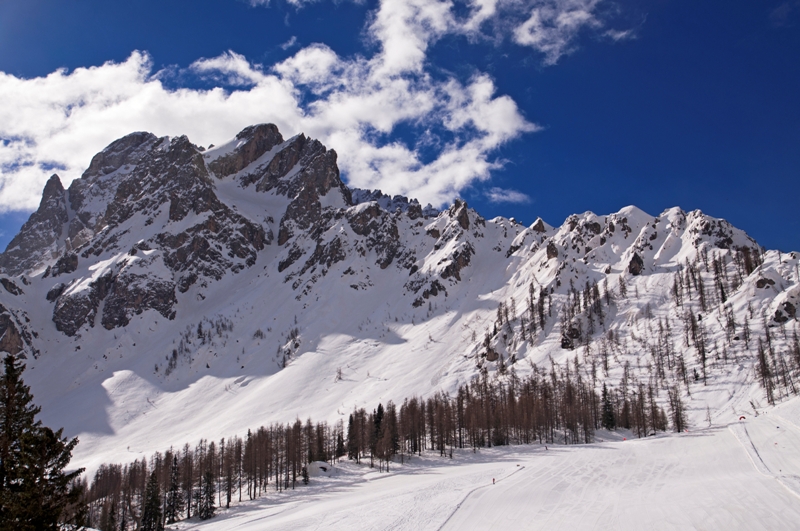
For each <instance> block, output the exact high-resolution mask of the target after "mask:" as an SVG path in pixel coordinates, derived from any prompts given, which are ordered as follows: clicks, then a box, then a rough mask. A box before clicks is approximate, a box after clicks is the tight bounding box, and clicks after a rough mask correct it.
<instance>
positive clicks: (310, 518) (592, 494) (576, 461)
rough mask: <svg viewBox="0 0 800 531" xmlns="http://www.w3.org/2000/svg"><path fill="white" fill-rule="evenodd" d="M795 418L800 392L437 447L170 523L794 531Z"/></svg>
mask: <svg viewBox="0 0 800 531" xmlns="http://www.w3.org/2000/svg"><path fill="white" fill-rule="evenodd" d="M798 421H800V402H799V401H798V399H797V398H795V399H793V400H791V401H789V402H787V403H785V404H783V405H782V406H779V407H778V408H775V409H772V410H770V411H768V412H761V413H760V414H759V416H758V417H749V416H748V417H747V418H746V419H745V420H743V421H738V422H736V423H731V424H729V425H720V426H715V425H712V426H711V427H707V428H704V429H698V430H692V431H690V432H689V433H681V434H667V435H659V436H657V437H652V438H648V439H635V440H632V439H630V438H628V440H621V438H622V435H621V434H619V433H612V434H605V437H604V434H603V433H598V437H599V439H606V441H605V442H598V443H596V444H591V445H584V446H549V447H548V448H547V449H545V447H544V446H539V445H533V446H519V447H512V448H494V449H491V450H483V451H480V452H479V453H478V454H473V453H472V452H471V451H463V452H456V453H455V454H454V457H453V459H452V460H451V459H449V458H447V457H439V456H438V455H435V454H429V455H427V456H425V455H424V456H423V457H422V458H417V457H415V458H413V459H412V461H411V463H410V464H406V465H404V466H395V467H394V469H393V470H392V471H391V472H390V473H382V474H381V473H379V472H377V470H376V469H370V468H369V467H368V465H363V464H362V465H361V466H357V465H354V464H352V463H349V462H343V463H342V464H341V465H339V466H338V467H337V468H336V470H335V472H336V473H335V474H334V475H332V476H330V477H321V478H313V479H312V483H311V484H310V485H309V486H307V487H298V488H297V489H296V490H295V491H288V492H286V493H280V494H278V493H270V494H269V495H267V496H266V497H264V498H262V499H259V500H255V501H252V502H243V503H242V504H241V505H238V506H236V507H232V508H231V509H229V510H222V511H221V512H220V513H219V514H218V515H217V516H216V517H215V518H213V519H212V520H209V521H206V522H199V521H197V520H189V521H185V522H181V523H178V524H175V525H174V526H172V527H170V528H171V529H180V530H189V529H192V530H198V531H199V530H211V529H213V530H215V531H227V530H231V531H233V530H237V531H255V530H261V529H275V530H282V529H287V530H288V529H316V530H323V529H359V530H388V529H395V530H402V529H408V530H411V529H414V530H417V529H420V530H421V529H427V530H439V529H441V530H493V529H497V530H501V529H570V530H582V529H622V530H626V529H631V530H633V529H708V530H711V529H720V530H731V529H748V530H753V529H768V530H776V529H797V526H798V522H800V482H798V479H799V478H800V427H798V424H799V423H800V422H798ZM608 439H613V440H610V441H609V440H608ZM493 478H494V479H495V480H496V483H495V484H494V485H493V484H492V479H493Z"/></svg>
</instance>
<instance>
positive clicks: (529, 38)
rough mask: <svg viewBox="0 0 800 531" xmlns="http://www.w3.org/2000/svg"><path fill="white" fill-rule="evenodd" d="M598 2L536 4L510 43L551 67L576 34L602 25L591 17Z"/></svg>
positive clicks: (565, 0) (559, 0) (552, 0)
mask: <svg viewBox="0 0 800 531" xmlns="http://www.w3.org/2000/svg"><path fill="white" fill-rule="evenodd" d="M599 3H600V0H540V1H536V2H534V4H533V7H531V9H530V11H529V12H530V17H529V18H528V20H526V21H525V22H524V23H522V24H521V25H520V26H518V27H517V28H516V29H515V30H514V41H515V42H517V43H518V44H522V45H524V46H530V47H532V48H534V49H536V50H538V51H539V52H541V53H543V54H544V56H545V59H544V62H545V64H548V65H554V64H555V63H556V62H558V60H559V59H560V58H561V57H562V56H563V55H565V54H568V53H570V52H571V51H572V47H573V46H574V41H575V38H576V37H577V36H578V33H579V32H580V31H581V30H582V29H583V28H587V27H590V28H591V27H594V28H598V27H600V26H602V22H600V20H599V19H598V18H597V17H596V15H595V8H596V7H597V4H599Z"/></svg>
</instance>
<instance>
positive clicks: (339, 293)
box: [0, 124, 800, 461]
mask: <svg viewBox="0 0 800 531" xmlns="http://www.w3.org/2000/svg"><path fill="white" fill-rule="evenodd" d="M798 262H800V260H798V255H797V253H790V254H785V253H779V252H777V251H766V250H764V249H762V248H761V247H760V246H759V245H758V244H757V243H756V242H755V241H754V240H753V239H752V238H750V237H749V236H747V235H746V234H745V233H744V232H742V231H741V230H739V229H736V228H734V227H732V226H731V225H730V224H729V223H727V222H726V221H724V220H719V219H715V218H712V217H710V216H707V215H705V214H703V213H702V212H700V211H693V212H684V211H682V210H680V209H679V208H672V209H669V210H666V211H665V212H663V213H661V214H660V215H659V216H650V215H648V214H646V213H644V212H642V211H640V210H638V209H637V208H635V207H626V208H623V209H622V210H620V211H619V212H617V213H613V214H610V215H606V216H598V215H595V214H593V213H591V212H587V213H584V214H576V215H573V216H570V217H569V218H567V220H565V222H564V223H563V224H562V225H561V226H560V227H553V226H551V225H548V224H547V223H545V222H544V221H543V220H541V219H537V220H536V221H535V222H534V223H533V224H532V225H530V226H528V227H526V226H523V225H521V224H519V223H517V222H515V221H513V220H508V219H505V218H495V219H492V220H486V219H484V218H483V217H481V216H480V215H479V214H478V213H477V212H475V211H474V210H472V209H470V208H469V207H468V206H467V204H466V203H465V202H463V201H460V200H456V201H455V202H454V203H453V204H452V205H451V206H450V207H449V208H447V209H445V210H442V211H437V210H435V209H433V208H432V207H430V205H428V206H427V207H425V208H423V207H422V206H421V205H420V204H419V203H418V202H417V201H416V200H409V199H407V198H403V197H399V196H395V197H389V196H386V195H384V194H382V193H381V192H380V191H365V190H358V189H350V188H348V187H347V186H346V185H345V184H344V183H343V182H342V180H341V178H340V176H339V171H338V167H337V165H336V153H335V152H334V151H333V150H328V149H326V148H325V146H323V145H322V144H321V143H319V142H318V141H316V140H312V139H309V138H307V137H305V136H304V135H302V134H301V135H297V136H295V137H292V138H289V139H284V138H283V137H282V135H281V134H280V132H279V131H278V129H277V128H276V127H275V126H274V125H271V124H262V125H256V126H252V127H248V128H246V129H244V130H243V131H242V132H240V133H239V134H238V135H237V136H236V137H235V138H234V139H232V140H231V141H230V142H228V143H226V144H223V145H221V146H218V147H212V148H209V149H203V148H202V147H199V146H195V145H194V144H192V143H191V142H190V141H189V139H187V138H186V137H177V138H166V137H164V138H157V137H156V136H154V135H152V134H150V133H141V132H139V133H133V134H131V135H128V136H126V137H124V138H122V139H119V140H117V141H115V142H113V143H112V144H110V145H109V146H108V147H107V148H106V149H105V150H103V151H102V152H100V153H98V154H97V155H96V156H95V157H94V158H93V159H92V161H91V163H90V165H89V167H88V169H87V170H86V172H85V173H84V174H83V176H82V177H81V178H80V179H78V180H76V181H73V182H72V183H71V185H70V186H69V188H68V189H66V190H65V189H64V188H63V186H62V184H61V182H60V180H59V178H58V177H57V176H53V177H52V178H51V179H50V180H49V181H48V183H47V185H46V186H45V189H44V192H43V196H42V202H41V204H40V207H39V209H38V210H37V211H36V212H35V213H33V214H32V215H31V217H30V219H29V220H28V221H27V222H26V223H25V224H24V225H23V227H22V229H21V230H20V232H19V234H18V235H17V236H16V237H15V238H14V239H13V240H12V241H11V243H10V244H9V246H8V248H7V249H6V251H5V252H4V253H3V254H2V255H0V272H2V275H3V276H2V278H0V282H2V284H3V287H4V289H3V290H0V305H2V306H1V307H0V349H2V350H6V351H8V352H14V353H21V354H22V355H23V356H26V357H27V358H28V363H29V365H30V366H31V368H32V369H33V374H34V377H33V378H32V384H33V385H34V386H38V389H40V390H44V391H43V395H44V396H45V401H49V402H50V403H51V404H53V405H54V406H53V407H54V410H55V412H54V413H53V414H54V415H56V414H59V413H58V412H59V411H61V414H62V416H64V414H63V408H67V407H69V406H70V405H71V406H72V407H77V405H80V407H83V408H84V409H85V411H83V412H82V413H80V414H77V415H75V414H72V415H66V417H65V418H68V422H67V425H68V429H69V430H72V431H73V432H74V433H83V434H95V435H86V436H85V437H84V438H86V439H87V440H89V441H93V442H91V443H90V444H88V447H89V448H94V450H95V451H99V452H100V454H102V452H103V451H106V452H110V451H112V450H111V448H112V447H113V445H114V444H115V443H114V441H120V440H122V439H126V440H128V439H131V438H132V439H133V440H137V441H140V443H141V446H142V448H144V447H145V446H147V444H149V443H145V442H142V441H143V439H141V438H142V437H144V435H143V434H144V433H146V432H147V431H149V430H152V429H153V425H154V424H153V423H156V424H158V423H162V424H164V426H165V429H166V427H167V426H168V427H170V429H174V430H175V432H176V434H175V438H176V440H178V441H183V440H184V439H186V436H187V433H191V430H190V429H189V428H187V427H186V426H185V425H184V426H181V425H180V423H177V424H176V423H175V420H174V419H171V418H169V415H168V413H167V411H168V410H169V408H167V407H162V408H161V410H159V412H156V411H154V410H151V404H159V403H160V404H162V405H165V404H166V402H164V401H166V400H167V397H171V398H169V400H170V401H171V402H170V404H183V406H182V407H186V404H187V403H189V402H190V401H191V400H197V399H198V396H199V395H197V394H196V393H199V392H200V390H199V389H200V388H204V389H206V392H211V393H212V395H214V393H216V392H217V391H208V389H212V388H213V389H215V390H219V392H220V393H222V394H221V395H219V398H218V400H219V401H220V402H219V403H221V404H222V403H225V404H228V405H229V406H230V407H238V406H239V405H241V404H246V403H251V402H252V401H259V403H261V404H265V405H264V407H267V408H268V409H269V408H271V410H273V411H284V410H285V411H295V410H297V409H298V408H299V409H300V410H303V411H305V410H308V411H309V412H310V413H313V414H314V416H315V418H318V417H320V416H324V415H337V414H342V411H343V410H344V409H346V404H349V403H351V402H356V403H361V402H367V401H373V402H374V401H376V400H377V399H383V400H385V399H388V398H393V399H396V400H397V399H402V398H403V396H402V395H403V394H405V395H406V396H407V395H408V394H411V393H419V394H426V393H431V392H435V391H437V390H444V391H447V390H451V389H454V388H455V386H457V385H458V383H460V382H463V381H465V380H467V379H469V378H471V377H473V376H474V375H478V374H491V375H494V376H495V377H499V378H506V377H508V375H509V374H510V373H509V372H508V371H509V370H511V372H512V373H513V372H519V373H524V372H525V371H530V370H538V368H537V366H542V365H548V364H552V363H555V364H564V363H567V364H568V365H569V364H572V365H574V369H573V370H574V371H575V372H576V373H580V374H582V375H583V376H582V377H584V378H591V379H593V381H596V382H598V385H599V383H600V382H603V381H608V382H609V383H610V384H611V385H615V386H616V385H617V382H618V381H620V378H636V379H638V380H639V381H648V380H649V381H651V382H655V383H656V384H657V387H658V386H661V387H662V388H665V387H667V386H669V385H675V384H676V382H683V384H682V385H685V387H686V392H687V393H689V392H690V388H691V386H692V385H693V384H692V381H691V380H692V378H693V377H692V375H699V374H700V370H701V369H702V373H703V375H704V379H703V384H704V387H705V384H706V383H707V381H706V380H708V378H707V375H708V374H710V375H711V384H710V385H712V386H714V385H716V386H717V388H718V389H719V390H725V393H728V394H724V393H723V394H720V395H719V397H717V395H714V396H715V398H713V399H711V398H709V399H708V400H707V403H706V404H705V405H708V404H709V403H710V404H711V405H712V406H713V407H714V408H716V410H718V411H723V410H724V409H725V408H729V407H734V406H735V407H739V405H741V404H742V403H746V402H747V401H749V400H751V399H752V397H754V396H760V395H759V393H761V391H759V389H758V385H757V384H758V379H759V377H758V374H757V371H756V370H755V369H754V367H755V357H756V354H755V352H756V350H755V349H756V343H755V342H754V341H755V340H753V342H751V341H750V340H749V338H748V339H747V340H745V332H744V330H745V329H746V330H748V332H747V334H748V335H749V334H752V335H754V336H755V335H758V334H761V335H763V337H764V338H765V340H767V339H768V340H770V341H771V343H770V348H774V349H775V351H776V352H778V353H780V352H785V353H787V354H786V355H787V356H789V358H791V355H792V354H791V353H792V352H793V351H792V349H793V348H794V347H793V343H792V341H793V336H792V334H796V333H797V319H798V315H797V307H798V304H800V282H799V281H798V273H800V271H798ZM343 310H344V311H343ZM690 318H691V319H690ZM692 319H694V320H695V321H697V320H698V319H700V320H702V324H700V325H698V323H697V322H695V323H694V325H691V322H690V321H691V320H692ZM698 327H699V329H700V330H701V332H698V331H697V330H698ZM665 330H666V331H665ZM770 334H771V335H770ZM795 337H796V336H795ZM656 338H658V339H656ZM698 338H699V339H698ZM795 341H796V340H795ZM745 343H746V344H745ZM701 351H702V359H701V356H700V353H701ZM676 353H680V357H681V359H682V360H683V361H681V362H680V363H678V362H676V361H675V360H676V359H677V358H676V356H677V354H676ZM729 357H732V359H735V360H737V365H735V366H734V365H730V364H729V363H728V358H729ZM723 358H724V361H723ZM798 358H799V360H798V367H800V354H798ZM609 360H612V361H611V362H609ZM665 360H666V361H665ZM707 360H710V361H707ZM701 363H702V367H701ZM731 363H733V362H731ZM776 363H777V362H776ZM664 366H667V368H666V369H665V368H664ZM739 366H741V368H738V367H739ZM778 368H779V365H778ZM512 369H513V370H512ZM787 370H789V369H787ZM693 371H694V372H693ZM348 373H349V376H348ZM334 374H336V375H337V376H336V377H334ZM339 374H344V375H345V376H344V377H342V378H338V375H339ZM376 375H378V376H376ZM698 377H699V376H698ZM337 378H338V379H337ZM694 379H695V381H696V380H697V379H696V378H694ZM334 380H335V381H334ZM251 382H253V383H252V384H251ZM245 386H247V389H244V387H245ZM296 387H297V388H296ZM785 387H786V388H787V389H788V384H787V385H786V386H785ZM128 388H130V389H131V391H130V392H129V393H122V391H120V389H128ZM35 389H36V387H35ZM111 389H113V391H111ZM134 389H135V390H136V392H135V393H134V392H133V390H134ZM276 389H280V392H276ZM303 389H309V390H303ZM321 389H325V392H322V391H319V392H316V390H321ZM787 392H789V391H787ZM119 393H122V394H119ZM141 395H144V396H146V397H147V401H143V399H142V396H141ZM267 395H269V397H270V398H268V399H267V398H265V397H266V396H267ZM88 396H91V397H92V400H91V401H89V402H87V401H88V400H89V399H88V398H87V397H88ZM214 396H217V395H214ZM723 396H727V397H728V398H726V399H724V400H723V398H720V397H723ZM159 397H160V398H159ZM745 397H746V398H747V399H746V400H745ZM159 400H160V401H161V402H159ZM329 400H330V404H328V401H329ZM743 401H744V402H743ZM326 404H327V405H326ZM736 404H738V405H736ZM59 407H61V408H62V409H59ZM170 407H176V406H173V405H171V406H170ZM697 407H698V409H699V408H701V407H704V406H701V404H700V403H698V406H697ZM97 408H101V409H102V408H105V410H106V411H107V412H109V413H108V414H107V417H108V420H107V421H105V422H101V425H99V426H97V425H96V423H97V422H100V421H98V420H97V419H98V417H97ZM45 409H47V407H46V408H45ZM334 411H336V413H334ZM294 414H295V413H291V415H292V416H293V415H294ZM298 414H299V413H298ZM198 415H201V414H200V413H198ZM201 417H202V415H201ZM122 418H125V419H126V420H125V421H124V422H123V421H122V420H120V419H122ZM198 422H201V423H202V422H203V421H202V418H201V419H200V420H198ZM209 422H211V421H210V420H209ZM249 424H250V423H247V424H246V425H249ZM236 426H237V425H236V424H235V422H234V421H231V422H230V423H228V424H225V423H223V424H221V425H220V426H219V429H220V430H224V429H237V428H236ZM222 433H223V434H224V431H222ZM97 434H100V435H97ZM223 436H224V435H223ZM145 439H146V437H145ZM103 449H104V450H103ZM88 451H89V450H87V452H88ZM105 458H106V460H107V461H108V460H110V458H108V456H106V457H105Z"/></svg>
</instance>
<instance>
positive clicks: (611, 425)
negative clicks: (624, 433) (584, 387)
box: [601, 383, 617, 430]
mask: <svg viewBox="0 0 800 531" xmlns="http://www.w3.org/2000/svg"><path fill="white" fill-rule="evenodd" d="M601 400H602V408H603V410H602V417H601V425H602V426H603V428H605V429H607V430H614V429H616V427H617V420H616V418H615V417H614V406H613V405H612V404H611V398H610V397H609V396H608V388H607V387H606V384H605V383H603V394H602V398H601Z"/></svg>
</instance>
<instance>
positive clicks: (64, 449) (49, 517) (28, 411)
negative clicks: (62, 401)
mask: <svg viewBox="0 0 800 531" xmlns="http://www.w3.org/2000/svg"><path fill="white" fill-rule="evenodd" d="M3 365H4V371H3V374H2V376H0V530H2V531H5V530H7V529H8V530H11V529H14V530H20V531H26V530H39V529H56V528H58V524H59V522H60V521H61V522H63V521H65V520H68V519H70V518H69V516H70V515H68V514H67V511H66V509H67V508H68V507H71V512H72V513H73V514H72V516H74V515H77V514H80V513H82V511H81V510H80V503H79V498H80V495H81V490H80V485H82V484H79V483H78V482H76V481H75V480H76V478H77V477H78V476H79V475H80V474H81V473H82V472H83V469H79V470H75V471H72V472H69V473H65V472H64V469H65V468H66V467H67V465H69V461H70V459H71V458H72V450H73V449H74V448H75V446H76V445H77V444H78V439H77V438H74V439H72V440H71V441H68V440H67V439H66V438H62V433H63V430H58V431H55V432H54V431H53V430H51V429H50V428H47V427H44V426H42V424H41V422H39V421H38V420H36V415H37V414H38V413H39V411H41V408H39V407H38V406H36V405H34V404H33V395H32V394H31V392H30V387H29V386H27V385H25V383H24V382H23V381H22V372H23V370H24V369H25V366H24V365H22V364H21V363H20V362H19V361H18V360H17V358H16V357H15V356H14V355H12V354H8V355H7V356H6V357H5V358H4V360H3Z"/></svg>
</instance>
